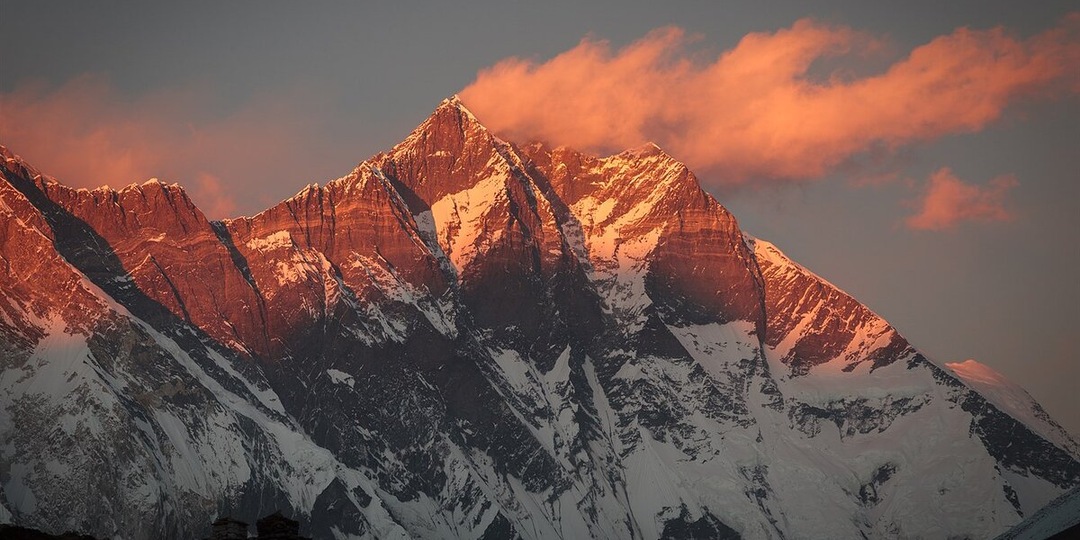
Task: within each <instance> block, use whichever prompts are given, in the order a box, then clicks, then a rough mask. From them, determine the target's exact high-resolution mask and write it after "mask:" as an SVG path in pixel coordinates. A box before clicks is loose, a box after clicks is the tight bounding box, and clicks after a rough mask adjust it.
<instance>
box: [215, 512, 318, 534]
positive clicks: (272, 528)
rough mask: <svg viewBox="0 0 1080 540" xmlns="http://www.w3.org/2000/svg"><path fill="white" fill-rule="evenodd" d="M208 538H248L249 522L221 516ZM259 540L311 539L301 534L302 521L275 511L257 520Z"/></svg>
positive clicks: (256, 528) (256, 527)
mask: <svg viewBox="0 0 1080 540" xmlns="http://www.w3.org/2000/svg"><path fill="white" fill-rule="evenodd" d="M211 527H212V529H211V533H210V538H209V539H208V540H247V538H248V524H247V523H244V522H243V521H237V520H235V519H232V518H231V517H228V516H224V517H221V518H219V519H218V520H217V521H215V522H214V524H213V525H212V526H211ZM255 530H256V531H258V534H259V535H258V536H257V537H255V538H256V539H257V540H309V539H308V538H305V537H303V536H300V523H299V522H298V521H294V520H291V519H289V518H287V517H285V516H283V515H282V514H281V512H280V511H279V512H274V513H273V514H270V515H269V516H266V517H264V518H262V519H260V520H259V521H256V522H255Z"/></svg>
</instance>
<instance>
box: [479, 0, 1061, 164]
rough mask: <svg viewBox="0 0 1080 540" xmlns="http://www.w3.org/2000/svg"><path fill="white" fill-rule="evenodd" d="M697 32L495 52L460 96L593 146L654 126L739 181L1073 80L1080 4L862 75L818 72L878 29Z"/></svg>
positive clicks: (968, 119)
mask: <svg viewBox="0 0 1080 540" xmlns="http://www.w3.org/2000/svg"><path fill="white" fill-rule="evenodd" d="M692 42H693V40H692V39H691V38H689V37H688V36H687V35H686V34H685V33H684V32H683V31H682V30H680V29H678V28H664V29H660V30H656V31H654V32H652V33H650V34H648V35H647V36H645V37H644V38H643V39H641V40H639V41H637V42H636V43H633V44H631V45H629V46H627V47H625V48H623V49H620V50H617V51H612V50H611V47H610V46H609V45H608V44H607V43H606V42H604V41H597V40H592V39H585V40H583V41H582V42H580V43H579V44H578V45H577V46H576V47H574V48H572V49H570V50H568V51H566V52H564V53H562V54H560V55H558V56H556V57H555V58H552V59H550V60H548V61H546V62H536V61H531V60H524V59H520V58H509V59H506V60H503V61H501V62H499V63H498V64H496V65H494V66H492V67H490V68H487V69H484V70H482V71H480V73H479V74H478V75H477V77H476V80H475V81H474V82H473V83H472V84H470V85H469V86H468V87H466V88H465V89H464V90H462V92H461V97H462V99H463V100H464V101H465V103H466V104H468V105H469V107H470V108H471V109H472V110H473V111H474V112H475V113H476V114H477V116H478V117H479V118H480V120H481V121H483V122H484V123H485V124H487V125H488V126H489V127H490V128H492V129H493V130H494V131H496V132H497V133H500V134H502V135H504V136H505V137H507V138H509V139H511V140H515V141H524V140H533V139H538V140H543V141H546V142H549V143H551V144H557V145H568V146H573V147H576V148H579V149H583V150H592V151H598V152H607V151H612V150H621V149H623V148H628V147H632V146H635V145H638V144H641V143H643V142H645V141H650V140H651V141H654V142H656V143H658V144H659V145H660V146H661V147H663V148H665V149H666V150H668V151H669V152H670V153H672V154H673V155H674V156H675V157H677V158H679V159H681V160H683V161H685V162H687V163H688V164H689V165H690V166H691V167H693V168H696V169H699V170H708V171H712V172H715V173H716V174H711V175H709V176H710V177H711V178H710V181H712V182H714V183H715V182H720V183H729V184H737V183H742V182H747V181H750V180H760V179H785V180H802V179H813V178H817V177H820V176H822V175H824V174H825V173H827V172H828V171H830V170H831V169H832V168H833V167H835V166H837V165H838V164H841V163H843V162H844V161H845V160H848V159H849V158H851V157H852V156H855V155H857V154H859V153H861V152H864V151H867V150H870V149H874V148H881V147H883V148H885V149H890V148H896V147H898V146H902V145H905V144H908V143H911V142H914V141H921V140H928V139H934V138H936V137H941V136H943V135H947V134H953V133H963V132H972V131H977V130H979V129H981V128H983V127H984V126H986V125H987V124H988V123H990V122H993V121H994V120H996V119H998V118H999V117H1000V116H1001V114H1002V112H1003V110H1004V109H1005V108H1006V107H1007V106H1008V105H1009V104H1010V103H1012V102H1014V101H1016V100H1017V99H1018V98H1021V97H1024V96H1045V95H1054V94H1061V93H1076V92H1080V13H1074V14H1071V15H1069V16H1067V17H1065V18H1064V19H1063V20H1062V21H1061V22H1060V24H1058V25H1057V26H1056V27H1055V28H1053V29H1050V30H1047V31H1045V32H1043V33H1041V34H1038V35H1036V36H1033V37H1030V38H1027V39H1020V38H1017V37H1015V36H1013V35H1010V34H1009V33H1008V32H1007V31H1006V30H1004V29H1002V28H994V29H990V30H971V29H967V28H960V29H957V30H955V31H954V32H952V33H950V34H948V35H944V36H940V37H938V38H936V39H934V40H932V41H930V42H929V43H926V44H925V45H922V46H920V47H917V48H915V49H914V50H912V51H910V53H909V54H907V55H906V56H905V57H903V58H901V59H899V60H897V61H895V62H894V63H892V64H891V65H889V66H888V67H887V69H884V70H883V71H881V72H879V73H876V74H873V75H866V76H854V75H852V74H851V71H850V70H836V71H834V72H832V73H831V74H829V75H828V76H823V77H817V76H815V70H818V69H819V67H820V65H821V63H820V61H822V60H825V59H828V60H830V61H839V62H841V64H842V63H843V61H845V60H859V58H858V57H859V56H861V55H864V54H866V51H875V50H879V49H882V47H879V45H881V44H882V42H881V41H879V40H877V39H875V38H874V37H873V36H868V35H866V34H863V33H860V32H857V31H855V30H852V29H850V28H846V27H837V26H829V25H825V24H822V23H819V22H815V21H813V20H808V19H804V20H800V21H798V22H796V23H795V24H794V25H792V26H791V27H790V28H787V29H783V30H779V31H777V32H774V33H752V34H748V35H746V36H745V37H743V38H742V40H741V41H740V42H739V43H738V45H736V46H735V47H734V48H733V49H731V50H729V51H726V52H724V53H723V54H721V55H719V56H718V57H714V58H710V59H707V61H700V58H701V53H700V52H699V51H695V50H692V48H691V44H692ZM815 63H817V64H815Z"/></svg>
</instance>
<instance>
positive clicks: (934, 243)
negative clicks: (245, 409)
mask: <svg viewBox="0 0 1080 540" xmlns="http://www.w3.org/2000/svg"><path fill="white" fill-rule="evenodd" d="M455 93H459V94H460V95H461V97H462V99H463V100H464V102H465V103H466V105H467V106H469V107H470V109H471V110H472V111H473V112H474V113H475V114H476V115H477V116H478V118H479V119H480V120H481V121H482V122H484V123H485V124H486V125H488V127H489V128H491V129H493V130H495V131H496V132H497V133H498V134H500V135H502V136H504V137H505V138H507V139H509V140H512V141H515V142H527V141H528V140H531V139H543V140H545V141H547V142H549V143H551V144H565V145H570V146H574V147H577V148H579V149H582V150H587V151H592V152H596V153H599V154H603V153H608V152H614V151H619V150H621V149H623V148H626V147H631V146H636V145H638V144H640V143H642V142H645V141H654V142H656V143H658V144H659V145H660V146H661V147H663V148H664V149H665V150H667V151H668V152H669V153H670V154H672V155H673V156H674V157H676V158H678V159H680V160H682V161H684V162H686V163H687V164H688V165H689V166H690V167H691V169H692V170H694V171H695V172H696V173H697V175H698V177H699V178H700V179H701V181H702V184H703V186H704V187H705V189H707V190H708V191H709V192H710V193H712V194H713V195H714V196H716V198H717V199H718V200H719V201H720V202H721V203H722V204H724V205H725V206H726V207H727V208H728V209H729V210H731V211H732V212H733V213H734V214H735V216H736V217H737V218H738V219H739V222H740V224H741V226H742V227H743V229H744V230H746V231H748V232H749V233H751V234H753V235H756V236H759V237H761V238H764V239H767V240H770V241H772V242H774V243H775V244H777V245H778V246H779V247H780V248H781V249H783V250H784V251H785V252H786V253H787V254H788V255H789V256H791V257H792V258H793V259H795V260H796V261H799V262H800V263H801V264H803V265H804V266H806V267H808V268H810V269H811V270H813V271H814V272H816V273H817V274H819V275H821V276H822V277H824V278H826V279H828V280H829V281H830V282H832V283H834V284H836V285H837V286H839V287H840V288H842V289H844V290H845V291H847V292H849V293H851V294H852V295H853V296H854V297H855V298H857V299H859V300H860V301H861V302H863V303H864V304H866V305H868V306H869V307H870V308H871V309H873V310H874V311H875V312H877V313H878V314H880V315H882V316H883V317H885V318H886V319H887V320H888V321H889V322H890V323H892V324H893V325H894V326H895V327H897V328H898V329H899V330H900V332H901V333H902V334H904V335H905V336H906V337H907V338H908V339H909V340H910V341H911V342H912V343H913V344H914V345H915V346H916V347H917V348H919V349H920V350H922V351H923V352H925V353H926V354H927V355H928V356H930V357H931V358H933V359H935V360H937V361H939V362H959V361H963V360H966V359H968V358H974V359H976V360H978V361H979V362H982V363H984V364H987V365H989V366H991V367H993V368H994V369H996V370H998V371H1000V372H1002V373H1003V374H1005V375H1006V376H1007V377H1008V378H1009V379H1010V380H1012V381H1015V382H1017V383H1019V384H1020V385H1022V386H1023V387H1024V388H1025V389H1027V390H1028V391H1029V392H1030V393H1031V394H1032V395H1033V396H1034V397H1035V398H1036V399H1037V400H1038V401H1039V402H1040V403H1041V404H1042V405H1043V406H1044V407H1045V408H1046V409H1047V410H1048V411H1049V412H1050V414H1051V415H1052V416H1053V417H1054V418H1055V419H1057V420H1058V421H1059V422H1060V423H1061V424H1063V425H1064V426H1065V427H1066V428H1067V429H1069V430H1070V431H1071V432H1072V433H1073V434H1074V435H1078V436H1080V397H1078V393H1077V391H1076V389H1077V381H1080V352H1078V351H1080V330H1078V329H1077V324H1078V323H1080V278H1078V275H1080V272H1078V269H1080V7H1078V6H1076V4H1075V3H1073V2H1051V1H1046V2H1028V3H1020V2H988V1H979V2H948V3H944V2H921V1H907V2H873V3H870V2H856V1H852V2H845V1H832V2H816V3H810V2H769V3H761V2H706V1H694V2H667V3H660V2H617V3H616V2H611V3H582V2H514V1H502V2H469V3H467V4H464V5H454V3H449V2H441V3H421V2H340V3H336V2H320V3H317V4H308V3H299V2H246V1H245V2H240V1H237V2H224V3H218V2H184V3H137V2H93V3H90V2H53V1H33V2H30V1H13V0H0V143H2V144H4V145H6V146H8V147H9V148H10V149H11V150H12V151H14V152H15V153H17V154H20V155H22V156H23V157H24V158H26V159H27V160H29V161H30V162H31V163H32V164H34V165H35V166H37V167H38V168H39V169H41V170H43V171H45V172H46V173H47V174H50V175H52V176H55V177H57V178H58V179H60V180H61V181H63V182H65V183H67V184H70V185H74V186H79V187H96V186H99V185H103V184H107V185H110V186H113V187H120V186H124V185H127V184H129V183H132V182H141V181H144V180H146V179H147V178H150V177H158V178H161V179H162V180H165V181H168V182H178V183H180V184H182V185H184V186H185V187H186V188H187V189H188V191H189V193H190V195H191V197H192V199H193V200H194V201H195V202H196V203H197V204H198V205H199V206H200V208H202V209H203V210H204V212H206V213H207V215H208V216H209V217H211V218H224V217H234V216H238V215H246V214H252V213H254V212H257V211H259V210H261V209H263V208H266V207H268V206H270V205H272V204H273V203H275V202H277V201H279V200H281V199H283V198H286V197H288V196H290V195H292V194H293V193H295V192H296V191H298V190H299V189H300V188H301V187H303V186H304V185H306V184H308V183H312V182H319V183H324V182H326V181H327V180H330V179H333V178H336V177H339V176H341V175H344V174H346V173H347V172H348V171H350V170H351V169H352V167H353V166H355V165H356V164H357V163H359V162H360V161H362V160H364V159H366V158H368V157H370V156H371V155H373V154H375V153H377V152H379V151H382V150H386V149H389V148H390V147H391V146H393V145H394V144H396V143H397V142H399V141H400V140H401V139H403V138H404V137H405V136H406V135H407V134H408V133H409V131H411V130H412V128H413V127H415V126H416V125H417V124H419V123H420V122H421V121H423V119H424V118H426V117H427V116H428V115H429V114H430V112H431V111H432V110H433V109H434V108H435V107H436V106H437V105H438V103H439V102H440V101H441V100H442V99H444V98H446V97H448V96H450V95H452V94H455Z"/></svg>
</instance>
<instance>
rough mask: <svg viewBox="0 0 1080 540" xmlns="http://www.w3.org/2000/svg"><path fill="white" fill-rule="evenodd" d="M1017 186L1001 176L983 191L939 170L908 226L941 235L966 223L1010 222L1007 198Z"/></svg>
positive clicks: (931, 178)
mask: <svg viewBox="0 0 1080 540" xmlns="http://www.w3.org/2000/svg"><path fill="white" fill-rule="evenodd" d="M1017 185H1018V183H1017V181H1016V179H1015V178H1013V177H1012V176H999V177H997V178H995V179H993V180H991V181H990V184H989V185H988V186H986V187H979V186H976V185H972V184H967V183H965V182H963V181H962V180H960V179H959V178H957V177H956V175H955V174H953V172H952V170H950V169H949V168H947V167H946V168H942V169H939V170H937V171H936V172H934V174H932V175H930V180H929V182H927V185H926V190H925V191H924V192H923V194H922V197H921V198H920V199H919V201H918V203H917V206H918V212H917V213H916V214H915V215H912V216H909V217H908V218H907V219H906V220H904V223H905V224H906V225H907V226H908V227H909V228H911V229H916V230H928V231H940V230H945V229H951V228H953V227H955V226H956V225H958V224H959V223H961V222H965V221H980V222H990V221H1009V220H1011V219H1013V213H1012V212H1010V211H1009V210H1008V209H1006V208H1005V197H1006V195H1008V193H1009V190H1011V189H1012V188H1014V187H1016V186H1017Z"/></svg>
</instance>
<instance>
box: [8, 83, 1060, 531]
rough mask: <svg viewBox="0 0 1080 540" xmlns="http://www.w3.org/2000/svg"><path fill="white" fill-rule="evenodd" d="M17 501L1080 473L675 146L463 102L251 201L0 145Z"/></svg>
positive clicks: (97, 527)
mask: <svg viewBox="0 0 1080 540" xmlns="http://www.w3.org/2000/svg"><path fill="white" fill-rule="evenodd" d="M0 173H2V176H3V182H0V213H2V214H3V220H2V221H0V260H2V262H3V264H2V265H0V273H2V274H3V278H2V280H0V365H2V368H3V371H2V372H0V483H2V485H3V490H2V493H0V521H4V522H11V523H15V524H17V525H22V526H28V527H35V528H39V529H42V530H46V531H52V532H61V531H67V530H78V531H81V532H84V533H88V534H91V535H93V536H97V537H123V538H135V539H143V538H194V537H199V536H200V535H206V534H207V533H208V527H209V524H210V523H211V522H212V521H213V520H214V519H215V518H217V517H218V516H223V515H231V516H233V517H236V518H240V519H244V520H246V521H253V520H254V519H255V518H257V517H258V516H261V515H265V514H267V513H269V512H272V511H274V510H276V509H281V510H284V511H285V513H286V514H288V515H292V516H294V517H295V518H296V519H298V520H300V521H301V523H302V533H303V534H305V535H309V536H312V537H315V538H369V537H370V538H408V537H414V538H515V537H520V538H584V537H590V536H591V537H598V538H649V539H651V538H661V537H662V538H736V537H743V538H852V537H861V536H869V537H896V536H901V537H934V538H938V537H976V538H987V537H993V536H995V535H997V534H999V533H1001V532H1004V531H1006V530H1007V529H1009V527H1010V526H1012V525H1015V524H1016V523H1018V522H1020V521H1021V520H1022V519H1024V517H1026V516H1030V515H1031V514H1033V513H1035V512H1036V511H1038V510H1039V509H1040V508H1041V507H1043V506H1044V505H1046V504H1047V503H1048V502H1049V501H1051V500H1053V499H1054V498H1055V497H1058V496H1059V495H1061V494H1062V493H1064V492H1065V491H1067V490H1069V489H1071V488H1074V487H1075V486H1077V485H1080V460H1078V459H1080V452H1078V447H1077V443H1076V442H1075V441H1073V440H1072V439H1071V438H1070V437H1069V435H1068V434H1067V433H1065V431H1064V430H1062V428H1061V427H1060V426H1058V425H1057V424H1056V423H1054V422H1053V420H1052V419H1050V418H1049V416H1047V415H1046V414H1045V412H1043V411H1042V409H1041V408H1039V407H1038V405H1037V404H1036V403H1035V402H1034V401H1033V400H1031V399H1030V397H1029V396H1027V394H1026V393H1023V391H1022V390H1020V389H1019V388H1018V387H1015V386H1013V385H1011V384H1010V383H1008V382H1007V381H1005V380H1004V379H1003V378H1001V377H1000V376H997V375H991V374H992V372H990V371H988V370H986V369H985V368H981V367H979V366H978V365H977V364H967V363H965V364H959V365H938V364H936V363H934V362H933V361H931V360H929V359H927V358H926V357H925V356H923V355H922V354H920V353H919V352H918V351H917V350H916V349H915V348H914V347H912V345H911V344H909V343H908V342H907V341H906V340H905V339H904V338H903V337H902V336H901V335H900V334H899V333H897V332H896V330H895V329H893V328H892V327H891V326H890V325H889V324H888V323H887V322H885V321H884V320H883V319H881V318H880V317H878V316H877V315H876V314H874V313H873V312H872V311H870V310H869V309H868V308H866V307H865V306H863V305H862V304H860V303H859V302H858V301H856V300H855V299H853V298H851V297H850V296H848V295H847V294H845V293H844V292H843V291H841V290H839V289H838V288H836V287H834V286H833V285H831V284H829V283H828V282H827V281H825V280H824V279H822V278H820V277H818V276H816V275H815V274H813V273H812V272H810V271H809V270H807V269H805V268H803V267H802V266H800V265H798V264H797V263H795V262H793V261H791V260H790V259H788V258H787V257H786V256H785V255H784V254H783V253H782V252H781V251H780V250H778V249H777V248H776V247H775V246H773V245H772V244H769V243H768V242H765V241H763V240H759V239H756V238H754V237H752V236H750V235H748V234H746V233H745V232H743V231H742V230H741V229H740V228H739V226H738V223H737V221H736V220H735V218H734V217H733V216H732V215H731V214H730V213H729V212H728V211H727V210H726V209H725V208H724V207H723V206H721V205H720V204H719V203H718V202H717V201H716V200H715V199H714V198H713V197H712V196H710V195H709V194H708V193H706V192H705V191H703V190H702V189H701V187H700V185H699V183H698V181H697V178H696V177H695V176H694V174H693V173H692V172H691V171H690V170H688V169H687V168H686V166H685V165H683V164H681V163H679V162H678V161H677V160H675V159H673V158H672V157H671V156H669V155H667V154H666V153H664V152H663V151H662V150H661V149H660V148H658V147H656V146H655V145H645V146H642V147H640V148H636V149H632V150H628V151H626V152H623V153H620V154H617V155H613V156H609V157H604V158H599V157H594V156H590V155H586V154H582V153H580V152H577V151H574V150H572V149H568V148H547V147H545V146H543V145H540V144H533V145H528V146H516V145H514V144H511V143H509V142H506V141H503V140H501V139H499V138H497V137H495V136H494V135H493V134H492V133H490V132H489V131H488V130H487V129H486V128H485V127H484V126H483V124H482V123H480V121H478V120H477V118H476V117H474V116H473V114H472V113H470V112H469V111H468V109H467V108H466V107H465V106H464V105H463V104H462V103H461V102H459V101H458V100H457V99H456V98H452V99H449V100H446V101H444V102H443V103H442V104H441V105H440V106H439V107H438V108H437V109H436V110H435V111H434V113H433V114H432V115H431V117H430V118H428V119H427V120H426V121H425V122H424V123H423V124H421V125H420V126H419V127H417V128H416V130H415V131H413V133H412V134H410V135H409V136H408V137H407V138H406V139H405V140H404V141H403V142H401V143H400V144H398V145H397V146H395V147H394V148H393V149H391V150H390V151H388V152H386V153H382V154H379V155H376V156H374V157H372V158H370V159H368V160H366V161H364V162H362V163H361V164H360V165H358V166H357V167H356V168H355V169H354V170H353V171H352V172H350V173H349V174H347V175H345V176H343V177H341V178H338V179H336V180H332V181H330V182H328V183H326V184H325V185H323V186H319V185H309V186H307V187H305V188H304V189H303V190H301V191H300V192H299V193H297V194H296V195H295V196H294V197H292V198H290V199H288V200H285V201H283V202H281V203H280V204H278V205H276V206H274V207H272V208H270V209H268V210H266V211H264V212H261V213H259V214H257V215H255V216H251V217H243V218H239V219H233V220H225V221H220V222H217V221H210V220H207V219H206V217H205V216H204V215H203V214H202V212H201V211H200V210H199V209H198V208H197V207H196V206H195V205H194V204H193V203H192V202H191V200H190V199H189V198H188V196H187V195H186V193H185V192H184V190H183V188H182V187H180V186H178V185H175V184H172V185H167V184H164V183H162V182H159V181H157V180H151V181H150V182H147V183H144V184H141V185H131V186H128V187H125V188H123V189H120V190H118V191H116V190H112V189H109V188H98V189H95V190H86V189H72V188H69V187H66V186H64V185H63V184H61V183H59V182H57V181H56V180H54V179H52V178H50V177H48V176H45V175H43V174H41V173H40V172H38V171H37V170H36V169H34V168H33V167H32V166H31V165H29V164H27V163H25V162H24V161H23V160H22V159H20V158H19V157H17V156H15V155H14V154H12V153H11V152H9V151H8V150H7V149H3V164H2V166H0Z"/></svg>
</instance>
